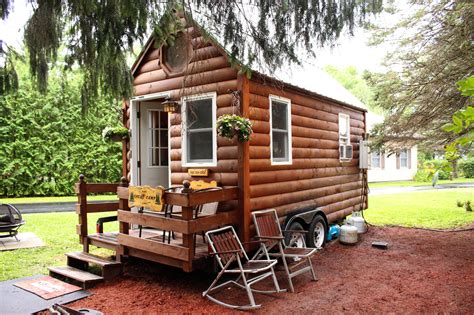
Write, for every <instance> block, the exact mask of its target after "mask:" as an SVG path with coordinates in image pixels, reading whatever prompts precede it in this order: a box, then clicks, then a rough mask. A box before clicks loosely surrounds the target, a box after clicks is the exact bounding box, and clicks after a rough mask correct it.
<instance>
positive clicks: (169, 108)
mask: <svg viewBox="0 0 474 315" xmlns="http://www.w3.org/2000/svg"><path fill="white" fill-rule="evenodd" d="M161 105H163V110H164V111H165V112H167V113H177V112H178V111H179V107H180V104H179V102H176V101H173V100H169V99H167V100H165V101H164V102H163V103H161Z"/></svg>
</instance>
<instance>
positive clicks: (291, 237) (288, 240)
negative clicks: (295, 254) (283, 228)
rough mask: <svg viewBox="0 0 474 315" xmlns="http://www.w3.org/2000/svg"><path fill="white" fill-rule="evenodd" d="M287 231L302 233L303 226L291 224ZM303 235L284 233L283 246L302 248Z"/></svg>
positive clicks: (296, 223) (297, 223)
mask: <svg viewBox="0 0 474 315" xmlns="http://www.w3.org/2000/svg"><path fill="white" fill-rule="evenodd" d="M288 230H291V231H298V230H299V231H303V230H304V229H303V226H302V225H301V223H299V222H296V221H294V222H292V223H291V224H290V226H289V227H288ZM303 237H304V234H300V233H286V235H285V244H286V246H288V247H299V248H304V247H305V246H304V239H303Z"/></svg>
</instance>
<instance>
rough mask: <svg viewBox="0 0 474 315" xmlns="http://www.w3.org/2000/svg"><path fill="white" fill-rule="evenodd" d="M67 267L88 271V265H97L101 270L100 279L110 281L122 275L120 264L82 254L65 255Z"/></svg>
mask: <svg viewBox="0 0 474 315" xmlns="http://www.w3.org/2000/svg"><path fill="white" fill-rule="evenodd" d="M66 256H67V264H68V266H71V267H75V268H78V269H82V270H88V269H89V267H90V265H91V264H92V265H97V266H99V267H100V268H101V270H102V277H103V278H104V279H105V280H110V279H112V278H114V277H116V276H118V275H119V274H121V273H122V264H121V263H119V262H116V261H113V260H108V259H105V258H103V257H99V256H95V255H92V254H89V253H84V252H75V253H66Z"/></svg>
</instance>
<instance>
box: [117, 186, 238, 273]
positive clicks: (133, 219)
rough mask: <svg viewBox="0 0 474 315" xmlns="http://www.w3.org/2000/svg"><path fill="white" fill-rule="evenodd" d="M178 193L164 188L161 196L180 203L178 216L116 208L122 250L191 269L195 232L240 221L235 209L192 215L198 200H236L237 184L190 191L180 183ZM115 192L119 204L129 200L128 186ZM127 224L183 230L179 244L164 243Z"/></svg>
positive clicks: (167, 202) (129, 253)
mask: <svg viewBox="0 0 474 315" xmlns="http://www.w3.org/2000/svg"><path fill="white" fill-rule="evenodd" d="M183 186H184V189H183V191H182V192H181V193H172V192H165V194H164V196H163V198H164V202H165V203H166V204H171V205H175V206H181V207H182V215H181V216H180V217H171V218H169V217H163V216H157V215H153V214H147V213H132V212H130V211H129V209H119V210H118V220H119V222H120V224H121V226H123V228H121V231H120V234H119V235H118V238H117V240H118V242H119V244H120V245H121V251H123V252H122V253H117V254H118V255H119V254H128V255H130V256H137V257H140V258H144V259H148V260H152V261H156V262H160V263H164V264H167V265H172V266H176V267H179V268H182V269H183V270H184V271H186V272H190V271H192V268H193V267H192V263H193V260H194V254H195V248H194V246H195V242H194V234H196V233H200V232H202V231H207V230H211V229H214V228H217V227H219V226H223V225H228V224H237V223H238V222H239V218H238V212H237V210H234V211H229V212H222V213H217V214H215V215H210V216H204V217H197V218H195V217H194V208H195V206H197V205H200V204H206V203H212V202H217V201H218V202H220V201H228V200H236V199H237V198H238V188H237V187H232V188H223V189H221V190H214V191H202V192H199V191H193V190H192V189H190V188H189V182H187V181H185V182H184V183H183ZM117 194H118V197H119V200H120V204H121V205H124V204H125V203H126V201H127V200H128V187H118V188H117ZM129 224H137V225H142V226H146V227H151V228H156V229H160V230H166V231H173V232H177V233H181V234H182V243H181V244H179V245H178V244H166V243H163V242H160V241H155V240H148V239H144V238H139V237H136V236H132V235H129V234H128V229H126V228H125V227H128V226H129Z"/></svg>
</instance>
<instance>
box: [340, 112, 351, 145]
mask: <svg viewBox="0 0 474 315" xmlns="http://www.w3.org/2000/svg"><path fill="white" fill-rule="evenodd" d="M339 144H351V132H350V120H349V115H346V114H341V113H339Z"/></svg>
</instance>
